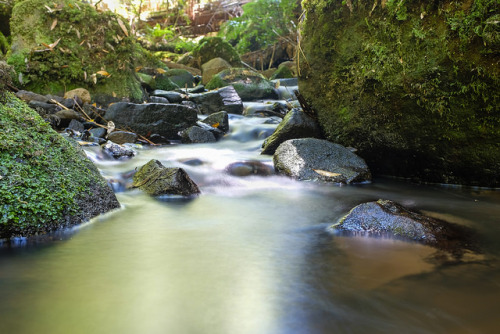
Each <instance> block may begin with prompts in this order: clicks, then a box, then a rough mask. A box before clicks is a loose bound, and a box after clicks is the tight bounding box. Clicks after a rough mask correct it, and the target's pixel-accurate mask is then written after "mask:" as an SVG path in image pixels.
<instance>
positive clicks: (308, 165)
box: [273, 138, 371, 183]
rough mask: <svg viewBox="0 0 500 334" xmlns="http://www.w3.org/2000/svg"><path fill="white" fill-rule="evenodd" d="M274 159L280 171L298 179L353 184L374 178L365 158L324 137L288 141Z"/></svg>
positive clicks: (275, 165) (278, 150) (282, 145)
mask: <svg viewBox="0 0 500 334" xmlns="http://www.w3.org/2000/svg"><path fill="white" fill-rule="evenodd" d="M273 161H274V167H275V169H276V171H277V172H278V173H280V174H284V175H288V176H290V177H293V178H296V179H299V180H310V181H325V182H335V183H351V182H362V181H368V180H370V179H371V174H370V171H369V170H368V166H367V165H366V163H365V161H364V160H363V159H362V158H360V157H358V156H357V155H355V154H354V153H352V152H351V151H350V150H348V149H346V148H345V147H344V146H342V145H339V144H334V143H331V142H329V141H327V140H322V139H315V138H302V139H291V140H287V141H285V142H284V143H282V144H281V145H280V146H279V147H278V149H277V150H276V152H275V153H274V156H273Z"/></svg>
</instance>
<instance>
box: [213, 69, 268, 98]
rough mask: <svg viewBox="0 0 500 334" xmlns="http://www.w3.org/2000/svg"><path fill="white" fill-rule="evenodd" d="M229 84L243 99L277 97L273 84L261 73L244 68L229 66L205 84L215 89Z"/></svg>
mask: <svg viewBox="0 0 500 334" xmlns="http://www.w3.org/2000/svg"><path fill="white" fill-rule="evenodd" d="M228 85H231V86H233V87H234V89H235V90H236V92H238V95H239V96H240V97H241V99H242V100H243V101H252V100H259V99H277V98H278V93H277V92H276V90H275V88H274V85H273V84H272V83H271V82H270V81H269V80H268V79H266V78H265V77H264V76H263V75H262V74H259V73H257V72H254V71H251V70H247V69H244V68H231V69H227V70H224V71H222V72H220V73H218V74H217V75H215V76H214V77H213V78H212V80H210V82H209V83H208V84H207V85H206V88H207V89H215V88H220V87H225V86H228Z"/></svg>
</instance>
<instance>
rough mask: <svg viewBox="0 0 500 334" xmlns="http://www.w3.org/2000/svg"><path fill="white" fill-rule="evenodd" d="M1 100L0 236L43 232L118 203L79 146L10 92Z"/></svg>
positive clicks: (79, 219)
mask: <svg viewBox="0 0 500 334" xmlns="http://www.w3.org/2000/svg"><path fill="white" fill-rule="evenodd" d="M0 100H1V101H0V239H3V238H9V237H13V236H31V235H35V234H43V233H47V232H50V231H54V230H56V229H59V228H62V227H68V226H71V225H75V224H79V223H81V222H83V221H86V220H89V219H90V218H92V217H94V216H96V215H98V214H101V213H104V212H107V211H109V210H111V209H114V208H117V207H119V203H118V201H117V199H116V197H115V195H114V194H113V192H112V190H111V188H110V187H109V186H108V185H107V183H106V181H105V180H104V179H103V178H102V176H101V175H100V174H99V171H98V170H97V169H96V167H95V166H94V165H93V164H92V162H91V161H90V160H88V159H87V157H86V156H85V153H83V151H81V149H80V148H78V147H73V146H72V145H71V144H70V143H69V142H68V141H67V140H66V139H64V138H63V137H62V136H60V135H59V134H58V133H56V132H55V131H53V130H52V128H51V127H50V125H48V124H47V123H46V122H44V121H43V120H42V119H41V118H40V117H39V116H38V114H37V113H36V112H35V111H34V110H32V109H31V108H29V107H28V106H27V105H26V104H25V103H24V102H21V101H20V100H18V99H17V98H15V97H14V96H13V95H12V94H10V93H7V92H4V93H3V95H2V96H1V97H0Z"/></svg>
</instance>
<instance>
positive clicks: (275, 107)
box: [243, 102, 289, 118]
mask: <svg viewBox="0 0 500 334" xmlns="http://www.w3.org/2000/svg"><path fill="white" fill-rule="evenodd" d="M288 111H289V108H288V106H287V104H285V103H282V102H274V103H269V102H266V103H262V102H248V103H246V104H245V110H243V116H248V117H270V116H277V117H281V118H283V117H285V115H286V114H287V113H288Z"/></svg>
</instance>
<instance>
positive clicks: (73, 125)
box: [68, 119, 85, 132]
mask: <svg viewBox="0 0 500 334" xmlns="http://www.w3.org/2000/svg"><path fill="white" fill-rule="evenodd" d="M68 128H69V129H71V130H75V131H78V132H83V131H85V126H84V125H83V123H81V122H79V121H77V120H76V119H72V120H71V122H69V125H68Z"/></svg>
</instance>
